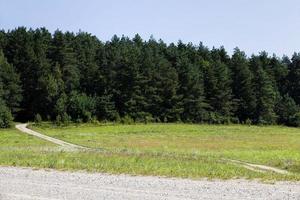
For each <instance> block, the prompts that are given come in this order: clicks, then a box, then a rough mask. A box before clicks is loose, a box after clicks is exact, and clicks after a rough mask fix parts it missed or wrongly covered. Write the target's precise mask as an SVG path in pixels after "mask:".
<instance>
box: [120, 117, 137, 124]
mask: <svg viewBox="0 0 300 200" xmlns="http://www.w3.org/2000/svg"><path fill="white" fill-rule="evenodd" d="M121 123H122V124H134V120H133V119H132V118H131V117H130V116H129V115H125V116H124V117H123V118H122V119H121Z"/></svg>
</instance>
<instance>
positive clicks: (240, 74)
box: [230, 48, 256, 122]
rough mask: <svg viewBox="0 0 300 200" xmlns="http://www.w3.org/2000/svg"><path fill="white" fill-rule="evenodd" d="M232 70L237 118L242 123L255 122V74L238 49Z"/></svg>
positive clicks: (232, 60)
mask: <svg viewBox="0 0 300 200" xmlns="http://www.w3.org/2000/svg"><path fill="white" fill-rule="evenodd" d="M230 68H231V72H232V74H231V75H232V83H231V87H232V90H233V95H234V97H233V98H234V100H233V101H234V103H235V104H236V105H235V106H236V109H235V110H236V111H235V116H237V117H238V118H239V121H240V122H245V121H246V120H253V118H254V113H255V108H256V99H255V94H254V91H253V89H254V88H253V85H252V82H253V81H252V80H253V74H252V72H251V71H250V69H249V63H248V60H247V58H246V55H245V53H244V52H242V51H240V50H239V49H238V48H236V49H235V51H234V54H233V56H232V59H231V64H230Z"/></svg>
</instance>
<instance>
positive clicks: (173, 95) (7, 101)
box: [0, 27, 300, 128]
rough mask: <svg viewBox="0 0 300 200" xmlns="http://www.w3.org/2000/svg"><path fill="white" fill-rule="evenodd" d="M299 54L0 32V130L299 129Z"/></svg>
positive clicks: (42, 31)
mask: <svg viewBox="0 0 300 200" xmlns="http://www.w3.org/2000/svg"><path fill="white" fill-rule="evenodd" d="M299 105H300V54H299V53H295V54H294V55H293V56H292V57H291V58H289V57H287V56H283V57H282V58H279V57H277V56H276V55H272V56H269V55H268V54H267V53H266V52H264V51H262V52H261V53H260V54H258V55H251V56H247V55H246V54H245V53H244V52H243V51H242V50H240V49H239V48H235V49H234V52H233V54H232V55H229V54H228V53H227V51H226V50H225V48H224V47H219V48H212V49H209V48H208V47H206V46H204V45H203V43H199V44H197V45H195V44H192V43H188V44H185V43H183V42H181V41H178V42H177V43H170V44H167V43H165V42H164V41H162V40H156V39H154V38H153V37H151V38H150V39H148V40H143V39H142V38H141V37H140V36H139V35H138V34H137V35H136V36H135V37H133V38H128V37H126V36H122V37H118V36H116V35H115V36H113V37H112V39H111V40H110V41H100V40H99V39H98V38H97V37H95V36H93V35H92V34H89V33H86V32H82V31H79V32H78V33H73V32H62V31H60V30H57V31H55V32H54V33H51V32H50V31H48V30H47V29H46V28H38V29H35V30H33V29H27V28H25V27H19V28H16V29H14V30H7V31H5V30H1V31H0V127H2V128H5V127H8V126H10V125H11V122H12V121H13V120H15V121H21V122H22V121H33V120H35V121H53V122H55V123H57V124H64V123H68V122H91V121H94V120H97V121H115V122H124V123H133V122H140V123H147V122H164V123H167V122H184V123H207V124H228V123H240V124H264V125H265V124H280V125H281V124H282V125H288V126H300V107H299Z"/></svg>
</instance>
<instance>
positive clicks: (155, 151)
mask: <svg viewBox="0 0 300 200" xmlns="http://www.w3.org/2000/svg"><path fill="white" fill-rule="evenodd" d="M30 127H31V128H32V129H34V130H36V131H39V132H41V133H43V134H45V135H49V136H51V137H55V138H58V139H61V140H64V141H68V142H71V143H74V144H78V145H81V146H85V147H90V148H91V149H95V151H73V152H72V151H71V152H68V151H64V150H61V149H60V148H59V147H58V146H56V145H54V144H51V143H48V142H45V141H42V140H40V139H37V138H33V137H32V136H27V135H25V134H23V133H20V132H18V131H17V130H14V129H4V130H1V131H0V148H1V151H0V165H5V166H11V165H12V166H29V167H37V168H54V169H60V170H86V171H90V172H107V173H117V174H119V173H126V174H132V175H158V176H168V177H183V178H196V179H197V178H210V179H214V178H221V179H229V178H247V179H254V178H259V179H262V180H300V151H299V149H300V130H299V129H297V128H290V127H285V126H246V125H194V124H133V125H122V124H71V125H68V126H64V127H62V126H54V125H52V124H47V123H42V124H39V125H31V126H30ZM226 159H235V160H240V161H245V162H250V163H255V164H264V165H268V166H273V167H277V168H280V169H285V170H288V171H289V172H291V174H289V175H281V174H277V173H273V172H265V173H261V172H255V171H251V170H249V169H245V168H244V167H242V166H239V165H236V164H234V163H231V162H227V161H226Z"/></svg>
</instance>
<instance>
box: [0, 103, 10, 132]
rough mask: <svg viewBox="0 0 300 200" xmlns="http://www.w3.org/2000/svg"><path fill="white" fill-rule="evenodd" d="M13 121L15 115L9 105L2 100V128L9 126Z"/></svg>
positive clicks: (0, 108) (0, 117)
mask: <svg viewBox="0 0 300 200" xmlns="http://www.w3.org/2000/svg"><path fill="white" fill-rule="evenodd" d="M12 121H13V116H12V114H11V112H10V110H9V109H8V108H7V106H6V105H5V104H4V103H3V102H2V101H0V128H9V127H11V123H12Z"/></svg>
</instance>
